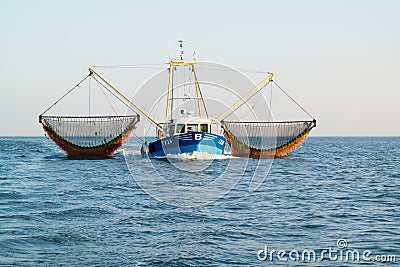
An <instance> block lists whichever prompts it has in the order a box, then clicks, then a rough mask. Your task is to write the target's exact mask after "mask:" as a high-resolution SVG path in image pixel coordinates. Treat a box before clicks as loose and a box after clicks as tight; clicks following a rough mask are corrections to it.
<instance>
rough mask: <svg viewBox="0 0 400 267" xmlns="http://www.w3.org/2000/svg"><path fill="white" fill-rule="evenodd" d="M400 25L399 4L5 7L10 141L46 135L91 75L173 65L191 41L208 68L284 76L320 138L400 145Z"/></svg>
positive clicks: (0, 81)
mask: <svg viewBox="0 0 400 267" xmlns="http://www.w3.org/2000/svg"><path fill="white" fill-rule="evenodd" d="M399 14H400V1H396V0H393V1H351V0H346V1H323V0H316V1H307V0H303V1H294V0H293V1H250V0H249V1H243V0H242V1H173V0H168V1H100V0H96V1H73V0H68V1H40V0H35V1H18V0H9V1H7V0H2V1H0V32H1V42H0V93H1V95H0V112H1V116H0V135H43V132H42V129H41V126H40V124H39V123H38V119H37V116H38V115H39V114H40V113H41V112H42V111H43V110H45V108H47V107H48V106H49V105H50V104H51V103H52V102H53V101H54V100H55V99H56V98H58V97H60V96H61V95H62V94H63V93H64V92H66V91H67V89H69V88H70V87H72V86H73V85H74V84H75V83H76V82H77V81H79V80H80V79H81V78H83V76H84V75H85V74H87V73H88V71H87V67H88V66H89V65H115V64H144V63H165V62H167V61H168V56H169V52H170V50H171V49H175V46H176V42H177V40H179V39H181V38H183V39H186V40H187V41H188V42H187V47H188V48H187V49H188V50H189V51H193V49H195V50H196V52H197V58H198V59H201V60H207V61H215V62H219V63H224V64H227V65H230V66H233V67H237V68H246V69H257V70H265V71H273V72H275V73H276V81H277V82H278V83H279V84H280V85H281V86H283V87H284V88H285V89H286V90H287V91H288V92H290V93H291V95H292V96H293V97H294V98H295V99H296V100H297V101H298V102H300V103H301V104H302V105H303V106H304V107H305V108H306V109H307V110H308V111H309V112H310V113H312V114H313V115H314V116H315V117H316V118H317V120H318V127H317V128H316V129H315V130H313V133H312V135H314V136H316V135H400V122H399V121H400V120H399V115H400V104H399V102H400V74H399V73H398V72H399V70H400V34H399V32H400V16H399ZM131 79H138V78H135V77H132V78H131ZM133 82H134V83H137V84H140V83H141V82H143V81H142V80H138V81H133ZM126 93H127V94H128V95H131V93H132V92H126ZM71 110H72V111H73V107H71ZM71 113H73V112H71Z"/></svg>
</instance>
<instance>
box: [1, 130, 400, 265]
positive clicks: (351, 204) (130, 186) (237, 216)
mask: <svg viewBox="0 0 400 267" xmlns="http://www.w3.org/2000/svg"><path fill="white" fill-rule="evenodd" d="M136 146H137V147H138V146H139V144H138V143H137V144H136V143H132V144H131V147H132V148H136ZM130 157H131V164H132V162H134V164H136V165H135V168H136V170H137V172H136V173H133V175H134V176H135V175H136V176H140V175H146V169H144V170H143V171H140V169H141V168H140V167H141V166H142V165H141V164H144V162H145V161H146V160H144V159H141V157H140V155H139V153H137V154H136V153H132V154H131V155H130ZM241 160H243V159H235V158H233V159H224V160H217V161H215V162H213V163H212V164H211V165H210V166H211V167H208V168H206V169H205V170H203V171H199V172H198V173H197V174H198V175H200V176H199V177H203V178H202V179H203V180H201V181H195V182H198V183H208V182H209V181H207V179H210V177H212V176H213V175H217V173H218V168H222V167H223V166H225V165H227V164H228V162H230V164H232V165H233V166H235V163H239V162H240V161H241ZM178 161H179V160H178ZM182 162H183V165H185V166H186V167H187V168H191V167H193V168H197V167H198V165H199V164H200V163H201V162H203V161H197V160H184V159H182V160H181V162H180V163H181V164H182ZM256 162H257V161H256V160H251V161H250V163H249V164H250V165H251V164H256ZM155 164H156V165H157V166H159V167H160V168H164V169H165V172H166V173H167V176H168V177H169V178H170V179H171V181H173V180H174V179H175V177H180V178H179V179H182V175H181V170H178V169H176V168H174V167H173V165H171V164H170V163H169V162H168V161H157V162H156V163H155ZM250 167H251V166H250ZM210 168H211V169H212V168H214V169H213V170H212V171H210ZM250 174H251V171H245V172H244V176H243V177H242V179H240V181H239V182H238V183H237V184H236V185H235V187H234V188H233V189H232V190H231V191H230V192H229V193H228V194H227V195H225V196H224V197H223V198H220V199H218V200H216V201H214V202H212V203H210V204H208V205H203V206H198V207H194V208H187V207H179V206H174V205H170V204H168V203H165V202H161V201H158V200H156V199H155V198H153V197H152V196H150V195H148V194H147V193H146V192H145V191H143V190H142V188H141V187H140V186H138V184H137V183H136V181H135V179H133V178H132V176H131V174H130V172H129V170H128V167H127V164H126V162H125V159H124V155H123V153H122V151H121V150H119V151H117V153H116V154H115V155H114V157H113V158H111V159H104V160H68V159H66V158H65V156H64V154H63V153H62V152H61V151H60V150H59V149H58V148H57V147H56V146H55V145H54V144H53V143H52V142H51V141H50V140H49V139H48V138H45V137H31V138H27V137H1V138H0V265H2V266H8V265H10V266H37V265H43V266H152V265H156V266H353V265H354V266H355V265H358V264H360V263H351V262H347V263H346V262H339V261H338V260H335V259H333V260H331V259H324V261H323V262H311V263H310V262H304V261H291V260H289V261H283V260H280V259H279V258H277V257H276V255H274V256H273V257H272V262H271V261H270V259H267V260H266V261H261V260H259V259H258V257H257V254H258V251H259V250H262V249H264V248H265V246H268V249H269V250H272V249H274V250H280V249H282V250H286V251H290V250H299V251H301V250H306V249H313V250H315V251H317V253H319V252H321V250H323V249H326V248H329V247H332V248H336V249H338V247H337V240H338V239H345V240H346V241H347V244H348V248H347V249H357V250H359V251H364V250H370V251H371V252H372V254H371V258H372V257H374V256H375V255H395V256H396V260H397V263H396V264H398V262H399V261H400V138H399V137H351V138H348V137H323V138H322V137H310V138H308V139H307V140H306V141H305V142H304V144H303V146H302V147H301V149H299V150H297V151H294V152H293V153H292V154H290V156H289V157H288V158H284V159H276V160H274V162H273V164H272V168H271V171H270V173H269V176H268V177H267V179H266V180H265V181H264V183H263V184H262V185H261V187H260V188H259V189H258V190H256V191H255V192H252V193H250V192H249V182H250V177H249V175H250ZM179 175H180V176H179ZM183 177H184V176H183ZM162 188H163V187H160V189H159V190H162ZM160 193H163V192H160ZM164 193H168V192H164ZM260 255H262V254H260ZM364 263H365V264H367V265H368V266H391V265H392V264H393V263H379V262H376V261H375V262H364Z"/></svg>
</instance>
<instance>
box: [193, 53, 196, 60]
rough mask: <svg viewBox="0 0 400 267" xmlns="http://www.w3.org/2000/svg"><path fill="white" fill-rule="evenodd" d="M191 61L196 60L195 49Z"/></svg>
mask: <svg viewBox="0 0 400 267" xmlns="http://www.w3.org/2000/svg"><path fill="white" fill-rule="evenodd" d="M193 61H196V51H193Z"/></svg>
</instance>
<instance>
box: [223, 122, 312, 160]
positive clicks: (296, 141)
mask: <svg viewBox="0 0 400 267" xmlns="http://www.w3.org/2000/svg"><path fill="white" fill-rule="evenodd" d="M246 124H247V125H254V126H256V127H259V128H261V127H266V126H268V127H272V128H274V129H278V130H276V131H275V134H276V135H278V134H279V133H280V131H279V126H281V127H282V126H283V127H285V128H286V129H289V130H290V125H295V124H304V126H305V127H304V129H302V130H301V131H298V133H297V134H295V135H293V136H292V137H291V138H287V139H286V140H285V141H284V142H277V141H276V142H275V146H274V147H269V148H263V147H261V146H258V147H257V144H254V143H253V144H251V139H250V138H249V137H248V136H247V140H246V139H243V138H240V137H239V136H236V135H235V134H234V133H233V130H232V128H231V129H230V128H229V126H232V125H239V126H240V125H242V126H243V125H246ZM316 124H317V122H316V120H315V119H314V120H308V121H279V122H273V121H271V122H235V121H222V122H221V126H222V128H223V130H224V137H225V138H226V140H227V142H228V144H229V146H230V148H231V152H232V156H236V157H249V158H274V157H275V158H280V157H285V156H287V155H288V153H289V152H290V151H292V150H294V149H296V148H297V147H298V146H299V145H300V144H301V142H303V140H304V139H305V138H306V137H307V135H308V134H309V133H310V131H311V129H312V128H314V127H316ZM259 132H260V133H262V132H263V131H259ZM292 132H293V131H292ZM253 137H254V136H253ZM276 137H277V136H275V137H274V136H272V138H276ZM286 137H289V136H286ZM268 138H271V136H269V137H268ZM265 143H267V144H269V145H271V142H265ZM261 144H263V142H261Z"/></svg>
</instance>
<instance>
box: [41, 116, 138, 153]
mask: <svg viewBox="0 0 400 267" xmlns="http://www.w3.org/2000/svg"><path fill="white" fill-rule="evenodd" d="M139 121H140V116H139V115H138V114H136V115H128V116H118V115H114V116H44V115H41V116H39V122H40V123H41V124H42V126H43V129H44V131H45V132H46V133H47V135H48V136H49V137H50V138H51V139H52V140H53V141H54V142H55V143H56V144H57V145H58V146H59V147H60V148H61V149H62V150H64V151H65V152H66V153H67V155H68V157H83V158H87V157H108V156H109V155H111V154H112V153H113V152H114V151H115V150H117V149H118V147H120V146H121V145H122V144H123V143H124V142H125V140H126V139H127V138H128V137H129V135H130V134H131V133H132V132H133V131H134V130H135V129H136V125H137V123H138V122H139ZM57 122H58V123H59V125H58V126H54V123H55V124H57ZM96 122H97V123H100V124H101V125H100V127H94V128H93V127H86V128H85V129H84V133H85V134H86V135H82V131H80V130H79V129H78V127H74V126H77V125H78V126H86V125H88V124H93V123H94V124H95V123H96ZM115 122H118V123H115ZM61 123H66V125H67V126H68V127H69V128H70V129H67V130H64V129H62V128H63V126H62V124H61ZM85 124H86V125H85ZM107 124H108V125H107ZM116 124H117V126H119V127H113V126H115V125H116ZM104 126H105V127H104ZM93 130H94V131H93ZM99 130H101V131H104V132H99ZM66 132H68V134H69V135H65V133H66ZM104 133H107V138H105V137H106V136H104V135H102V134H104Z"/></svg>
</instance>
